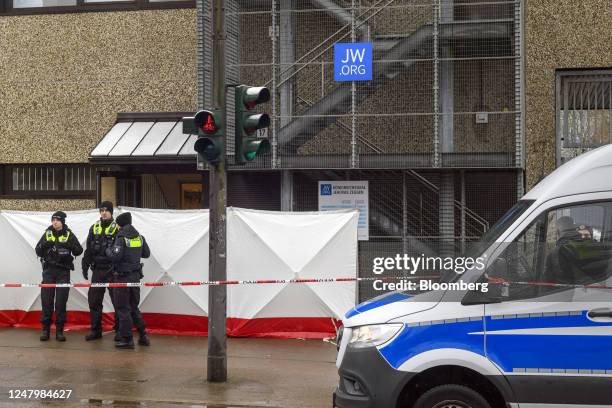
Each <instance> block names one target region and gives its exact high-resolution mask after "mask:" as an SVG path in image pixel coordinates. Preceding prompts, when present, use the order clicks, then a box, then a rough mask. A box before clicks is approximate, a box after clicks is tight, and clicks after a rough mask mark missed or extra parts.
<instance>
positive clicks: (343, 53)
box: [334, 43, 372, 82]
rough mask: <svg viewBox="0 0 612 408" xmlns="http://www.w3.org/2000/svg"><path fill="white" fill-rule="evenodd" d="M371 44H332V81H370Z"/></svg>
mask: <svg viewBox="0 0 612 408" xmlns="http://www.w3.org/2000/svg"><path fill="white" fill-rule="evenodd" d="M371 80H372V43H336V44H334V81H338V82H344V81H371Z"/></svg>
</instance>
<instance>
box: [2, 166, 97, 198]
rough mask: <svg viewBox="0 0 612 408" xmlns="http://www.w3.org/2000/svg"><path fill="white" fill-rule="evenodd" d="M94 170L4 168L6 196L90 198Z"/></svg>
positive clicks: (92, 190) (94, 190)
mask: <svg viewBox="0 0 612 408" xmlns="http://www.w3.org/2000/svg"><path fill="white" fill-rule="evenodd" d="M96 186H97V181H96V169H95V168H94V167H91V166H55V165H52V166H45V165H15V166H6V167H5V168H4V189H3V194H4V195H5V196H16V197H19V196H27V197H28V198H45V197H92V196H95V193H96Z"/></svg>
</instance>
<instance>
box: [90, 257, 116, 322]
mask: <svg viewBox="0 0 612 408" xmlns="http://www.w3.org/2000/svg"><path fill="white" fill-rule="evenodd" d="M112 277H113V276H112V273H111V272H110V267H108V266H106V267H96V268H94V269H93V270H92V275H91V283H108V282H110V281H111V280H112ZM113 291H114V288H108V293H109V295H110V298H111V302H112V304H113V307H114V308H115V310H116V306H115V298H114V296H113ZM105 292H106V288H105V287H100V288H97V287H90V288H89V291H88V292H87V301H88V303H89V313H90V317H91V331H92V333H101V332H102V312H103V304H102V302H103V301H104V293H105ZM117 327H118V324H117V316H116V315H115V325H114V329H115V330H117Z"/></svg>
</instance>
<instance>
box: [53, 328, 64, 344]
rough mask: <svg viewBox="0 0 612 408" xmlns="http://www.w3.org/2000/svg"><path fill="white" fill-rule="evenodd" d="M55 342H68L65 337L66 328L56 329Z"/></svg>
mask: <svg viewBox="0 0 612 408" xmlns="http://www.w3.org/2000/svg"><path fill="white" fill-rule="evenodd" d="M55 340H57V341H66V337H65V336H64V328H63V327H56V329H55Z"/></svg>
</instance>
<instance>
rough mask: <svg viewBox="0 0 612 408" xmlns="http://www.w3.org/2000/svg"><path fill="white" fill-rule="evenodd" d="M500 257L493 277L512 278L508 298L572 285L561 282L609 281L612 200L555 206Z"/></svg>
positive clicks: (611, 269)
mask: <svg viewBox="0 0 612 408" xmlns="http://www.w3.org/2000/svg"><path fill="white" fill-rule="evenodd" d="M498 259H499V260H500V261H501V262H500V261H498V262H495V263H494V264H493V265H492V266H491V267H489V269H488V270H487V276H488V277H489V278H503V279H504V280H506V281H509V282H511V283H510V286H509V287H508V292H507V293H506V295H508V300H518V299H532V298H535V297H538V296H542V295H545V294H549V293H551V292H554V291H560V290H567V289H568V288H567V287H563V286H561V285H587V284H596V283H603V282H605V281H606V280H607V279H608V278H610V276H612V262H610V261H611V260H612V202H598V203H589V204H581V205H574V206H567V207H561V208H555V209H552V210H550V211H548V212H547V213H545V214H542V215H541V216H539V217H538V218H537V219H536V220H534V221H533V222H532V223H531V224H530V225H529V226H528V227H527V229H526V230H525V231H523V233H522V234H521V235H520V236H519V237H518V238H517V239H515V240H514V242H512V243H511V244H509V245H508V247H507V248H506V249H505V250H504V252H503V253H502V254H501V256H500V257H499V258H498ZM500 265H501V266H502V267H500ZM551 283H552V284H560V285H559V286H554V285H550V284H551Z"/></svg>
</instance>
